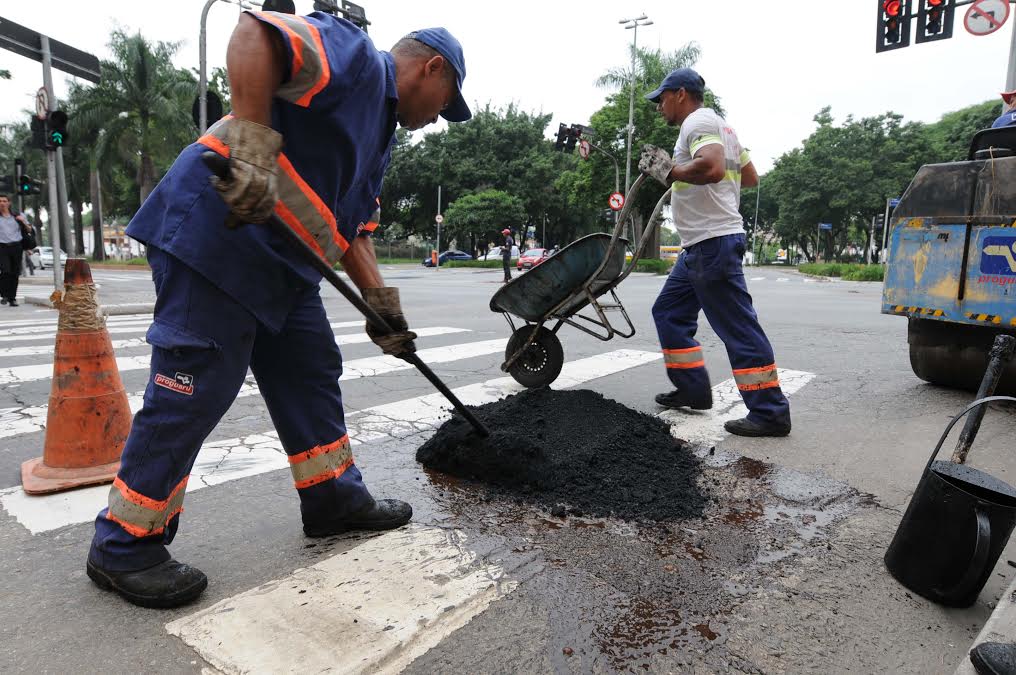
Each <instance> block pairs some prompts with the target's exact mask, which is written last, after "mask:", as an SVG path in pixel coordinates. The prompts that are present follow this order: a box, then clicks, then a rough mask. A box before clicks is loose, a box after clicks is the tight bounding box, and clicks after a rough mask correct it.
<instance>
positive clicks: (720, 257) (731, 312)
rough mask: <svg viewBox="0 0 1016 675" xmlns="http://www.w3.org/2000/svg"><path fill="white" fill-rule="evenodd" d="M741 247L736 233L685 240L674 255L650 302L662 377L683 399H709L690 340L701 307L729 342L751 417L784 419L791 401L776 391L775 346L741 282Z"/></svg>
mask: <svg viewBox="0 0 1016 675" xmlns="http://www.w3.org/2000/svg"><path fill="white" fill-rule="evenodd" d="M744 252H745V237H744V235H743V234H733V235H728V236H723V237H715V238H713V239H707V240H705V241H703V242H700V243H698V244H695V245H693V246H690V247H688V248H687V249H686V250H685V251H684V252H682V254H681V256H680V257H679V258H678V260H677V263H676V264H675V265H674V269H673V270H671V272H670V276H669V277H668V278H667V282H666V283H665V284H664V286H663V290H661V291H660V295H659V297H657V299H656V303H655V304H654V305H653V319H654V321H655V322H656V332H657V334H658V335H659V338H660V345H661V347H662V348H663V357H664V362H665V365H666V367H667V375H668V376H669V377H670V381H671V382H672V383H673V384H674V386H675V387H676V388H677V389H678V390H680V391H681V392H683V393H684V394H685V396H686V397H687V400H689V401H691V402H694V401H705V400H707V399H708V397H709V386H710V385H709V373H708V372H706V367H705V361H704V360H703V358H702V347H701V345H700V344H699V343H698V342H697V341H696V340H695V333H696V332H697V331H698V315H699V310H701V311H703V312H704V313H705V315H706V319H707V320H708V321H709V325H710V326H712V328H713V330H714V331H715V332H716V334H717V335H718V336H719V338H720V339H721V340H722V341H723V344H724V345H725V346H726V348H727V356H728V357H729V358H730V365H731V368H732V369H733V373H734V381H735V382H736V383H737V388H738V390H739V391H740V393H741V398H743V399H744V403H745V405H746V406H747V407H748V411H749V412H748V418H749V419H751V420H752V421H755V422H760V423H763V424H789V423H790V404H789V403H788V402H787V398H786V397H785V396H784V395H783V391H782V390H781V389H780V380H779V374H778V372H777V369H776V360H775V357H774V356H773V348H772V346H771V345H770V344H769V339H768V338H767V337H766V334H765V332H764V331H763V330H762V326H760V325H759V322H758V315H757V314H756V313H755V308H754V307H753V306H752V303H751V295H749V293H748V287H747V285H746V284H745V282H744V271H743V269H742V267H741V260H742V258H743V257H744Z"/></svg>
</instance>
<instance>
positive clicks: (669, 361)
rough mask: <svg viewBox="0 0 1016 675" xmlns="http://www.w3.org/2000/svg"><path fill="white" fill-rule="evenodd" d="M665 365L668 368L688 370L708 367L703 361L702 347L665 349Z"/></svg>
mask: <svg viewBox="0 0 1016 675" xmlns="http://www.w3.org/2000/svg"><path fill="white" fill-rule="evenodd" d="M663 363H664V365H666V366H667V368H677V369H681V370H686V369H688V368H701V367H703V366H705V365H706V362H705V361H704V360H703V359H702V347H688V348H687V349H664V350H663Z"/></svg>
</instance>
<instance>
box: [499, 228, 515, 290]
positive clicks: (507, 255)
mask: <svg viewBox="0 0 1016 675" xmlns="http://www.w3.org/2000/svg"><path fill="white" fill-rule="evenodd" d="M501 234H503V235H504V245H503V246H502V247H501V266H502V267H504V282H505V283H508V282H509V281H511V280H512V247H513V246H515V240H514V239H512V231H511V230H509V229H508V228H507V227H506V228H504V229H503V230H501Z"/></svg>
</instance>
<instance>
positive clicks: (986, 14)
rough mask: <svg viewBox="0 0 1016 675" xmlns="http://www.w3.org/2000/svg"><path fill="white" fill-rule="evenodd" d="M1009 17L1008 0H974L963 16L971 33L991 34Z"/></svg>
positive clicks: (964, 25) (964, 23) (965, 24)
mask: <svg viewBox="0 0 1016 675" xmlns="http://www.w3.org/2000/svg"><path fill="white" fill-rule="evenodd" d="M1008 19H1009V0H974V2H973V3H971V5H970V8H969V9H967V14H966V16H964V17H963V27H964V28H966V29H967V32H968V33H970V34H971V35H991V34H992V33H994V32H995V31H997V30H998V29H999V28H1001V27H1002V26H1003V25H1005V22H1006V21H1007V20H1008Z"/></svg>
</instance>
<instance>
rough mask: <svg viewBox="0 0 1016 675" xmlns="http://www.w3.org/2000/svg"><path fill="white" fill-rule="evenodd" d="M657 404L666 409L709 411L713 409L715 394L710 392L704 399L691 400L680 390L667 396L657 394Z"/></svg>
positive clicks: (670, 392) (668, 393)
mask: <svg viewBox="0 0 1016 675" xmlns="http://www.w3.org/2000/svg"><path fill="white" fill-rule="evenodd" d="M656 402H657V403H658V404H659V405H662V406H663V407H664V408H673V409H675V410H676V409H677V408H691V409H692V410H709V409H710V408H712V407H713V392H711V391H710V392H708V393H707V394H706V395H705V397H704V398H691V397H690V396H688V395H687V394H685V393H684V392H682V391H681V390H680V389H675V390H674V391H668V392H667V393H666V394H657V395H656Z"/></svg>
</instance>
